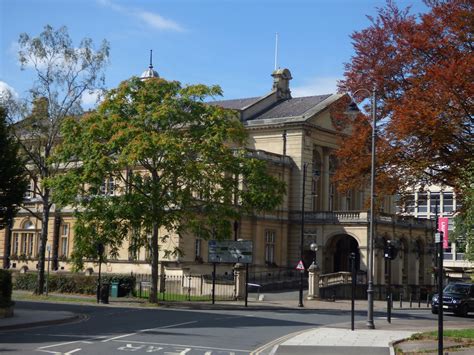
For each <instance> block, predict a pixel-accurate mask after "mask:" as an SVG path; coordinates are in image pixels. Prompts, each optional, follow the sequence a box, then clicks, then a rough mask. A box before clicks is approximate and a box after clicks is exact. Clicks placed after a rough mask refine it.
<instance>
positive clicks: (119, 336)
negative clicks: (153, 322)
mask: <svg viewBox="0 0 474 355" xmlns="http://www.w3.org/2000/svg"><path fill="white" fill-rule="evenodd" d="M192 323H197V321H196V320H194V321H191V322H184V323H177V324H170V325H164V326H162V327H157V328H149V329H141V330H138V331H136V332H135V333H128V334H122V335H117V336H115V337H112V338H108V339H105V340H102V342H103V343H107V342H109V341H112V340H117V339H121V338H126V337H129V336H132V335H136V334H140V333H144V332H149V331H151V330H156V329H168V328H174V327H179V326H181V325H186V324H192Z"/></svg>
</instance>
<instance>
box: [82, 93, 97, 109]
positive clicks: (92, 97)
mask: <svg viewBox="0 0 474 355" xmlns="http://www.w3.org/2000/svg"><path fill="white" fill-rule="evenodd" d="M101 99H102V91H101V90H92V91H85V92H84V93H83V94H82V97H81V101H82V103H83V105H84V106H85V107H86V108H91V107H93V106H95V105H96V104H97V103H99V102H100V100H101Z"/></svg>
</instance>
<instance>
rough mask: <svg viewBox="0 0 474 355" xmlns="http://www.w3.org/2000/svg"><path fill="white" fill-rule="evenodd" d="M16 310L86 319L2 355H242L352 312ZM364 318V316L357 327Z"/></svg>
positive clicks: (14, 340)
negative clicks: (64, 313) (128, 354)
mask: <svg viewBox="0 0 474 355" xmlns="http://www.w3.org/2000/svg"><path fill="white" fill-rule="evenodd" d="M17 307H19V308H21V309H42V310H60V311H72V312H75V313H80V314H83V315H84V318H83V319H82V320H81V321H78V322H75V323H69V324H61V325H52V326H51V325H50V326H44V327H36V328H30V329H23V330H17V331H10V332H8V331H7V332H1V333H0V353H1V354H41V353H43V354H44V353H49V354H101V355H104V354H121V353H126V352H133V353H135V354H148V353H154V354H159V355H175V354H187V355H194V354H202V355H224V354H228V355H230V354H234V355H240V354H249V353H251V352H252V351H254V350H256V349H258V348H259V347H262V346H263V345H264V344H267V343H269V342H270V341H273V340H274V339H276V338H280V337H283V336H286V335H288V334H290V333H294V332H298V331H302V330H305V329H311V328H315V327H319V326H323V325H331V324H338V323H343V322H348V321H349V320H350V313H348V312H342V311H333V310H326V311H323V310H309V309H294V310H283V309H275V310H250V309H249V310H231V311H229V310H177V309H146V308H119V307H96V306H85V305H70V304H48V303H35V302H17ZM419 313H420V312H418V314H419ZM422 313H423V317H425V316H426V317H431V314H429V313H428V312H426V311H425V312H422ZM376 316H377V314H376ZM378 316H382V314H379V315H378ZM398 316H403V315H402V314H399V315H398ZM406 316H407V317H408V316H410V315H406ZM365 317H366V314H365V312H360V313H358V314H357V315H356V321H358V320H364V319H365Z"/></svg>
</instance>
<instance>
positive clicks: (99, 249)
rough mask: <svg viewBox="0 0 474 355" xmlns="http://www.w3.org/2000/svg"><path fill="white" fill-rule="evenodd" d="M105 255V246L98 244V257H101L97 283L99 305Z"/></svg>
mask: <svg viewBox="0 0 474 355" xmlns="http://www.w3.org/2000/svg"><path fill="white" fill-rule="evenodd" d="M103 254H104V244H102V243H100V242H99V244H97V255H98V257H99V280H98V283H97V303H100V301H101V300H102V278H101V266H102V255H103Z"/></svg>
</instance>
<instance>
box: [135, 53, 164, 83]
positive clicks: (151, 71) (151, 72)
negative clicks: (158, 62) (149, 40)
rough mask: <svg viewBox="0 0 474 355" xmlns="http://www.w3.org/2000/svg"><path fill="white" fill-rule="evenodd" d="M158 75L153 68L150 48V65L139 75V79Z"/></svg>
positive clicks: (157, 76)
mask: <svg viewBox="0 0 474 355" xmlns="http://www.w3.org/2000/svg"><path fill="white" fill-rule="evenodd" d="M159 77H160V76H159V75H158V72H157V71H156V70H154V69H153V49H150V65H149V66H148V69H147V70H145V71H144V72H143V73H142V75H141V76H140V79H142V80H145V79H149V78H159Z"/></svg>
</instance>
